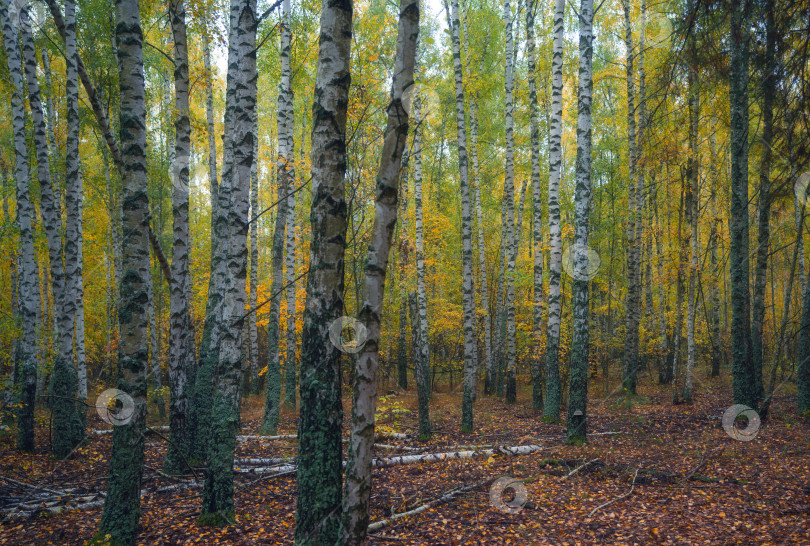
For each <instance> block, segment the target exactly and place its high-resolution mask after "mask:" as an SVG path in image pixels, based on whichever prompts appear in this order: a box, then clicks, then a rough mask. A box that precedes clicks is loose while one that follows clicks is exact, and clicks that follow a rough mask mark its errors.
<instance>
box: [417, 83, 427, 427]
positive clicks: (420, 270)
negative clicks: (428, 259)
mask: <svg viewBox="0 0 810 546" xmlns="http://www.w3.org/2000/svg"><path fill="white" fill-rule="evenodd" d="M413 111H414V121H415V127H414V132H413V172H414V176H413V201H414V224H415V231H416V303H417V306H418V312H419V344H418V345H416V346H414V350H418V351H419V366H422V367H423V368H424V377H426V378H429V377H430V340H429V339H428V318H427V293H426V287H425V239H424V233H423V229H424V228H423V226H424V217H423V212H424V206H423V204H424V200H423V197H422V123H423V122H424V119H423V118H422V117H421V115H422V97H416V100H415V101H414V108H413ZM430 387H431V385H430V382H429V381H427V382H426V383H425V385H424V388H425V389H427V395H428V398H430ZM417 388H420V387H419V385H417ZM427 434H428V435H430V431H428V432H427Z"/></svg>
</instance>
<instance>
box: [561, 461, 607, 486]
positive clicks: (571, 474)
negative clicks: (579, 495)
mask: <svg viewBox="0 0 810 546" xmlns="http://www.w3.org/2000/svg"><path fill="white" fill-rule="evenodd" d="M598 460H599V459H592V460H590V461H588V462H587V463H582V464H581V465H579V466H578V467H576V468H575V469H574V470H572V471H571V472H569V473H568V474H566V475H565V476H563V477H562V478H560V481H561V482H562V481H565V480H567V479H568V478H570V477H571V476H573V475H574V474H576V473H577V472H579V471H580V470H582V469H583V468H585V467H586V466H589V465H591V464H593V463H595V462H596V461H598Z"/></svg>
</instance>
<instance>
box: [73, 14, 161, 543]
mask: <svg viewBox="0 0 810 546" xmlns="http://www.w3.org/2000/svg"><path fill="white" fill-rule="evenodd" d="M72 18H73V3H72V2H71V1H70V0H68V2H66V4H65V19H66V21H70V20H71V19H72ZM115 20H116V26H115V31H116V43H117V45H118V66H119V74H118V86H119V92H120V100H121V106H120V108H121V110H120V127H121V130H120V131H121V132H120V141H121V149H122V150H123V151H124V153H123V154H122V156H121V161H122V166H123V169H122V179H121V208H122V215H121V221H122V225H123V234H124V238H123V239H124V240H123V244H122V256H121V262H122V263H121V265H122V268H123V271H124V272H125V273H124V274H123V275H122V276H121V296H120V297H121V307H120V312H119V316H118V320H119V329H120V332H121V339H120V342H119V349H118V351H119V353H118V367H119V380H118V388H119V389H120V390H121V391H123V392H124V393H126V394H127V395H128V396H130V397H131V398H132V401H133V405H134V408H133V413H132V416H131V418H130V419H129V420H128V421H127V422H126V423H122V424H121V425H119V426H116V427H115V428H114V430H113V440H112V442H113V443H112V454H111V456H110V476H109V480H108V482H107V496H106V497H105V499H104V511H103V512H102V514H101V522H100V524H99V532H98V534H97V535H96V537H97V539H98V540H110V541H113V542H117V543H120V544H133V545H134V544H135V539H136V536H137V532H138V520H139V518H140V493H141V491H140V489H141V477H142V475H143V457H144V433H145V428H146V366H147V344H148V341H147V332H146V323H147V317H146V306H145V305H144V303H145V302H146V301H147V298H146V287H147V284H148V283H149V282H151V278H150V272H149V246H148V245H149V243H148V240H147V239H148V236H147V229H148V225H149V200H148V195H147V178H146V174H147V173H146V107H145V102H144V76H143V38H142V36H143V33H142V30H141V19H140V12H139V6H138V1H137V0H117V1H116V4H115ZM108 535H109V537H108Z"/></svg>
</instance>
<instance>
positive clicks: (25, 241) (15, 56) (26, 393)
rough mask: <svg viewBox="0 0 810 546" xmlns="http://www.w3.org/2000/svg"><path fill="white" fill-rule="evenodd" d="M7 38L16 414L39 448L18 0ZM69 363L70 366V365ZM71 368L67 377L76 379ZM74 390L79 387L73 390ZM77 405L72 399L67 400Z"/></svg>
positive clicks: (30, 447) (27, 438)
mask: <svg viewBox="0 0 810 546" xmlns="http://www.w3.org/2000/svg"><path fill="white" fill-rule="evenodd" d="M3 8H4V9H3V12H4V13H3V42H4V45H5V47H6V61H7V63H8V72H9V76H10V78H11V117H12V129H13V132H14V161H15V168H14V176H15V180H16V188H17V189H16V194H17V227H18V229H19V254H18V258H17V259H18V263H17V274H18V279H19V297H18V299H17V302H18V305H19V320H20V322H21V327H22V328H21V329H22V335H21V339H20V343H19V344H18V345H17V348H18V350H17V355H18V360H17V362H18V365H17V370H18V371H17V373H18V379H17V383H19V384H20V386H21V392H20V403H21V406H22V407H21V409H20V411H19V414H18V418H17V427H18V433H17V434H18V435H17V447H18V449H20V450H22V451H29V452H33V451H34V403H35V396H36V388H37V319H38V317H39V312H40V299H39V282H38V279H39V265H38V264H37V261H36V253H35V250H34V230H33V222H34V217H35V211H34V205H33V203H32V200H31V194H30V191H29V185H30V180H29V174H28V149H27V147H26V141H25V137H26V135H25V106H24V104H23V65H22V58H21V56H20V46H19V33H18V32H17V29H16V27H15V25H16V23H17V21H18V19H17V17H19V13H17V12H16V11H15V10H16V9H17V8H16V6H15V5H14V3H13V2H11V1H10V0H5V1H4V2H3ZM66 367H67V366H66ZM71 372H72V369H71V370H70V371H66V373H65V376H66V377H68V378H70V377H72V373H71ZM68 392H75V390H68ZM67 402H68V403H69V404H72V403H73V398H72V397H71V398H69V399H68V400H67Z"/></svg>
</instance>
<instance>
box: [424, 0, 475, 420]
mask: <svg viewBox="0 0 810 546" xmlns="http://www.w3.org/2000/svg"><path fill="white" fill-rule="evenodd" d="M445 11H446V12H448V13H447V16H448V17H447V19H448V24H449V26H450V33H451V36H452V44H453V72H454V74H455V94H456V132H457V134H458V171H459V186H460V189H461V262H462V273H461V274H462V279H461V286H462V300H463V307H464V395H463V399H462V405H461V430H462V432H468V433H469V432H472V430H473V405H474V404H475V394H476V393H475V381H476V372H477V366H476V362H475V354H476V350H475V287H474V286H473V284H474V283H473V273H472V269H473V264H472V261H473V258H472V215H471V211H470V184H469V178H468V172H467V129H466V122H465V116H464V77H463V74H462V69H461V40H460V38H459V27H460V26H461V24H460V22H459V18H458V0H450V10H447V4H445ZM423 328H424V326H423Z"/></svg>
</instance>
